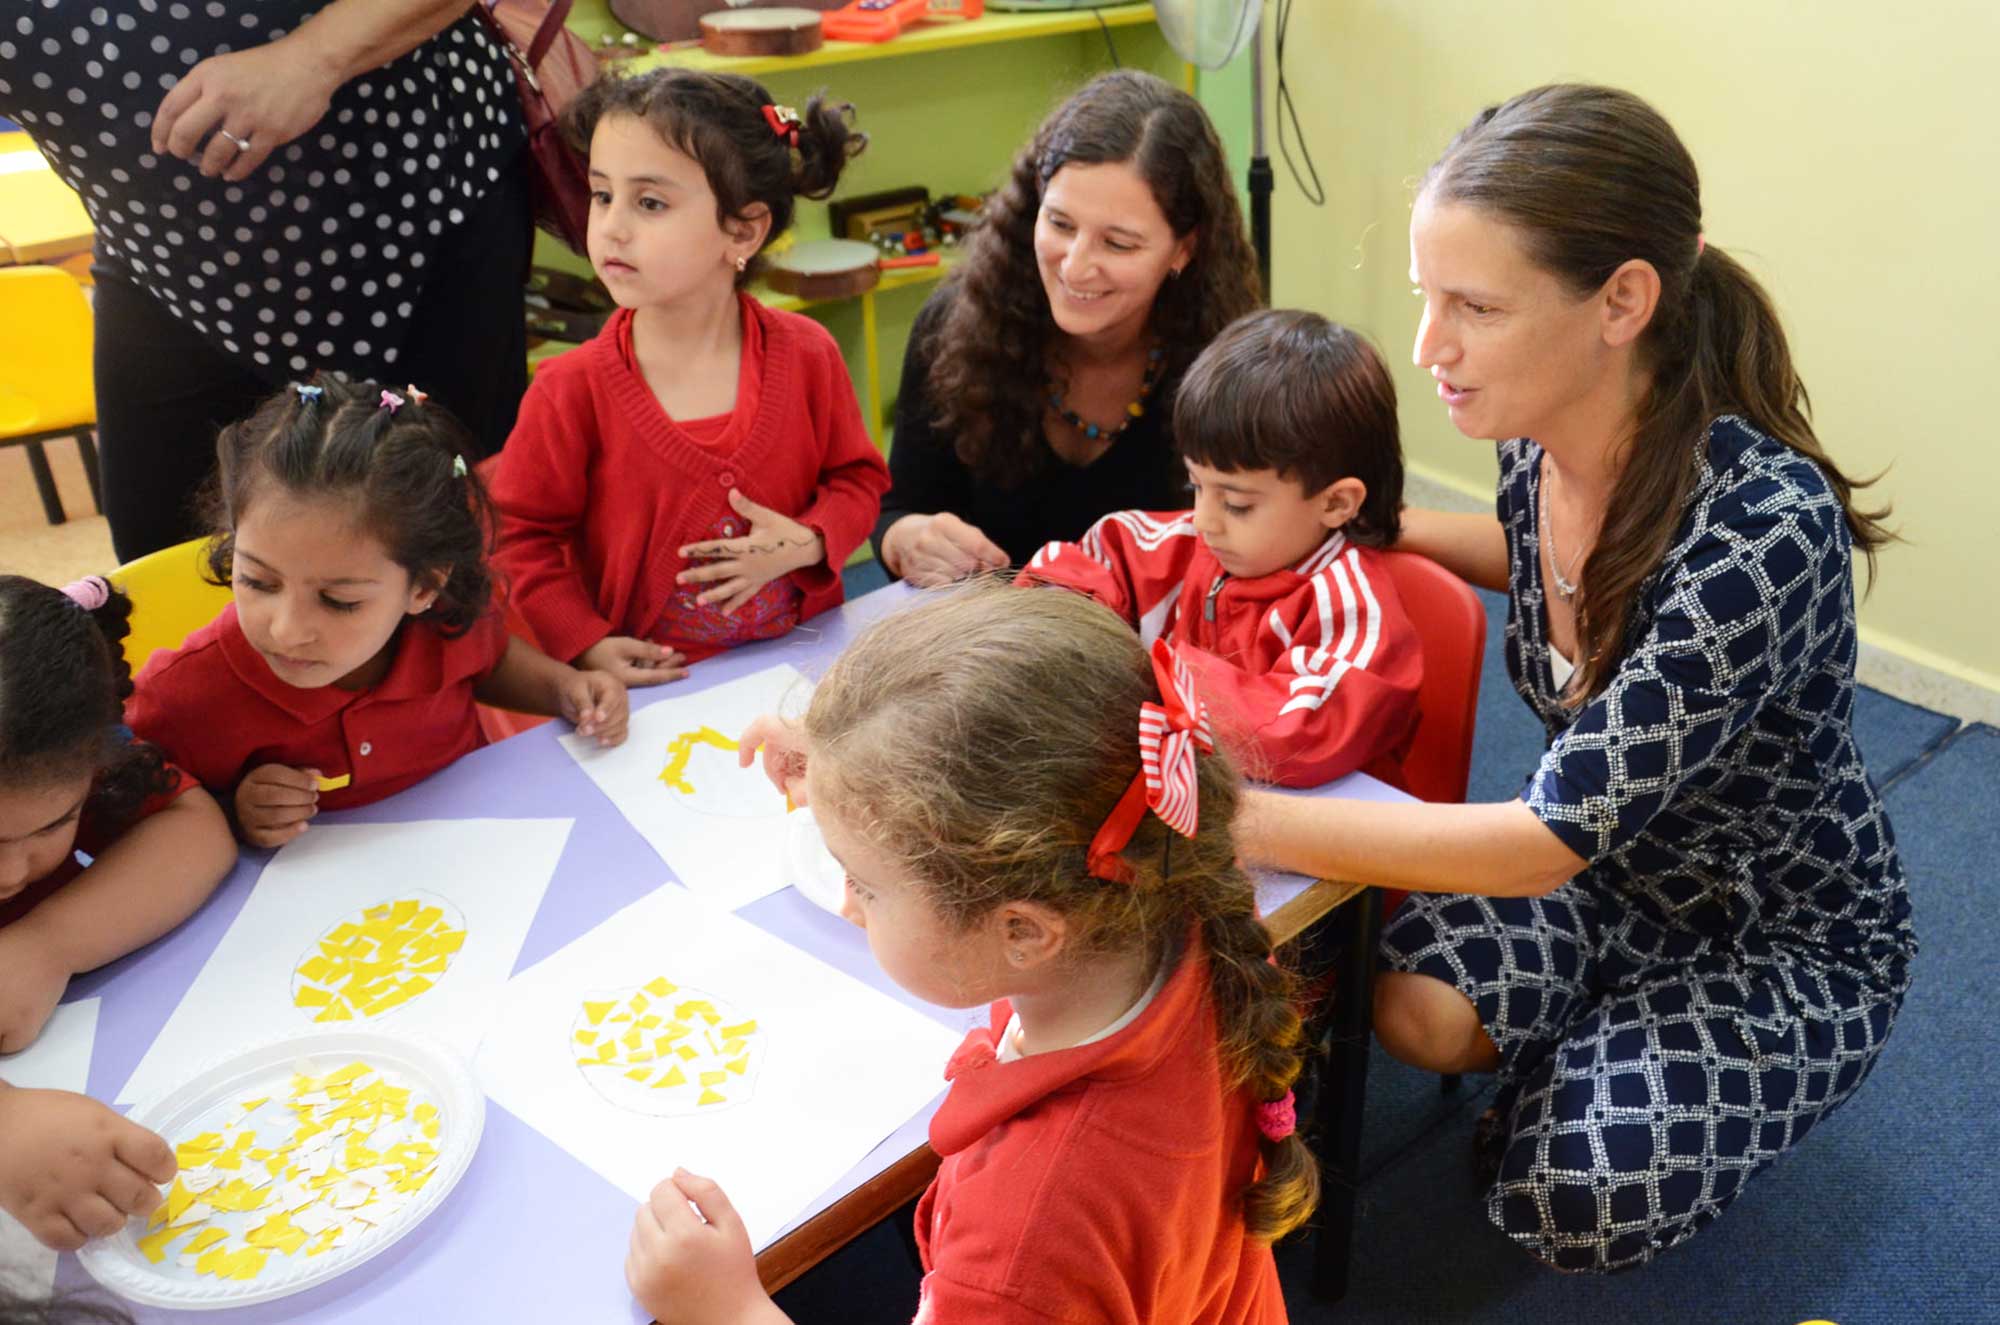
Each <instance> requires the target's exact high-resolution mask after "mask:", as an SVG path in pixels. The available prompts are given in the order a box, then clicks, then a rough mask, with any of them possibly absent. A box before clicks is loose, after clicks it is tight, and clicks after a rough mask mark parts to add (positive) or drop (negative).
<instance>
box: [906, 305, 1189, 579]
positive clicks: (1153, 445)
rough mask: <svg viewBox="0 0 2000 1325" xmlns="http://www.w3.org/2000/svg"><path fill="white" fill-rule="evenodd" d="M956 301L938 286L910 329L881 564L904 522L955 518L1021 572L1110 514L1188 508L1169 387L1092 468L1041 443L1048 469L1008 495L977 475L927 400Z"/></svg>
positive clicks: (1164, 387)
mask: <svg viewBox="0 0 2000 1325" xmlns="http://www.w3.org/2000/svg"><path fill="white" fill-rule="evenodd" d="M955 297H956V295H955V291H954V290H953V288H952V287H951V286H949V285H947V286H945V287H944V288H942V289H940V290H939V291H938V292H937V293H935V294H933V295H932V296H931V297H930V299H929V300H928V301H927V302H926V303H925V304H924V307H923V311H922V312H920V313H918V314H917V321H916V325H915V326H913V327H912V328H911V329H910V345H909V349H908V351H907V352H906V353H905V354H904V356H903V385H902V390H901V393H900V395H899V396H898V398H897V401H896V436H895V443H894V445H893V446H892V447H891V448H890V451H889V474H890V477H891V478H892V479H893V480H894V486H893V487H892V488H891V489H890V491H889V495H888V496H886V497H884V498H883V499H882V518H881V519H880V520H879V521H877V522H876V525H875V539H874V542H875V557H876V560H878V561H880V560H881V558H882V536H883V535H884V534H886V533H887V532H888V530H889V526H890V525H892V524H894V523H896V521H897V520H899V519H901V518H902V517H903V516H906V515H931V514H935V513H937V512H939V511H950V512H951V513H952V514H953V515H956V516H958V517H959V518H960V519H961V520H964V521H965V522H966V523H968V524H971V525H974V526H976V527H978V529H979V530H980V531H981V532H982V533H984V534H985V535H986V536H987V537H988V538H990V539H992V540H993V541H994V542H995V543H997V544H999V545H1000V547H1001V548H1002V549H1004V550H1005V551H1006V553H1007V555H1008V557H1010V558H1011V559H1012V560H1013V562H1014V564H1015V565H1017V566H1019V565H1023V564H1025V563H1026V562H1027V560H1028V559H1029V558H1030V557H1032V556H1034V555H1035V553H1036V552H1038V551H1040V550H1041V547H1042V544H1044V543H1047V542H1049V541H1050V540H1052V539H1064V540H1074V539H1078V538H1081V537H1082V536H1083V533H1084V531H1085V530H1087V529H1089V528H1090V526H1091V525H1093V524H1095V523H1096V522H1097V521H1098V520H1099V519H1101V518H1102V517H1104V516H1106V515H1109V514H1110V513H1111V512H1113V511H1125V510H1147V511H1174V510H1181V509H1183V508H1184V507H1186V506H1187V505H1188V487H1187V469H1186V467H1185V466H1184V465H1183V464H1182V463H1181V460H1180V457H1179V456H1177V455H1175V454H1174V447H1173V439H1172V437H1171V435H1170V433H1169V431H1168V426H1167V420H1168V417H1169V415H1171V414H1172V413H1173V394H1172V389H1171V385H1170V384H1165V383H1163V384H1162V389H1161V390H1160V391H1158V392H1156V393H1155V394H1154V396H1153V398H1152V400H1151V401H1150V402H1149V403H1148V405H1147V407H1146V412H1145V413H1144V414H1142V415H1141V416H1140V417H1139V419H1138V420H1137V421H1136V422H1135V423H1133V425H1132V426H1131V427H1130V428H1127V429H1126V430H1125V431H1124V432H1122V433H1120V434H1119V435H1118V439H1117V440H1116V441H1114V442H1112V443H1111V448H1110V449H1109V450H1107V451H1106V452H1105V453H1104V454H1103V455H1101V456H1099V457H1098V458H1097V459H1096V460H1093V461H1092V462H1091V463H1090V464H1088V465H1082V466H1078V465H1072V464H1070V463H1069V462H1068V461H1066V460H1064V459H1062V458H1061V457H1060V456H1058V455H1057V454H1056V453H1055V451H1054V449H1053V448H1051V447H1050V446H1049V443H1048V439H1047V438H1046V437H1041V438H1038V439H1037V440H1038V441H1039V442H1040V444H1041V446H1042V447H1043V449H1044V451H1045V452H1046V461H1047V463H1046V465H1045V466H1044V467H1043V468H1041V469H1040V470H1039V471H1037V472H1036V474H1035V475H1034V476H1033V477H1031V478H1029V479H1028V480H1027V481H1026V482H1025V483H1023V484H1022V485H1021V486H1019V487H1016V488H1003V487H1001V486H1000V485H999V484H997V483H994V482H992V481H990V480H987V479H982V478H979V477H977V476H976V475H974V474H973V472H972V471H971V470H970V469H968V468H967V467H966V465H965V462H963V461H962V460H960V459H959V458H958V452H957V450H956V448H955V447H954V445H953V439H952V438H951V437H950V436H948V435H946V434H945V433H944V432H942V431H941V430H940V429H939V428H938V426H937V423H936V421H935V418H934V416H935V413H936V406H935V405H934V404H933V401H932V397H931V387H930V373H931V359H932V356H933V353H934V351H935V348H936V347H935V344H934V342H935V340H936V333H937V328H938V325H939V323H940V322H942V321H943V319H944V313H945V310H946V309H947V308H948V307H949V306H950V301H951V300H952V299H953V298H955ZM886 566H887V563H884V567H885V569H886Z"/></svg>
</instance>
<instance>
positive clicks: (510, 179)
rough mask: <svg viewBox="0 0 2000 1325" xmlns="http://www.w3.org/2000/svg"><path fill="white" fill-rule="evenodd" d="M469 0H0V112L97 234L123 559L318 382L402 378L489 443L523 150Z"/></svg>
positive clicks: (520, 361)
mask: <svg viewBox="0 0 2000 1325" xmlns="http://www.w3.org/2000/svg"><path fill="white" fill-rule="evenodd" d="M470 7H471V6H470V3H469V0H332V2H331V3H327V2H326V0H255V2H250V0H239V2H237V3H224V2H223V0H117V2H116V3H114V0H21V2H20V3H18V4H16V5H13V6H9V12H8V13H7V14H6V15H5V16H0V114H4V115H7V116H8V117H10V118H12V119H14V120H16V121H18V122H19V123H20V124H21V126H22V127H23V128H24V129H26V130H27V131H28V133H29V134H30V135H31V136H32V137H33V138H34V140H35V142H36V144H37V145H38V146H39V147H40V148H41V150H42V153H43V154H44V155H45V156H46V157H47V158H48V160H49V163H50V165H51V166H53V167H54V169H55V170H56V172H57V173H58V174H59V175H61V176H62V177H63V178H64V179H65V180H67V181H68V182H69V183H70V184H72V185H73V186H74V187H75V188H76V190H77V192H78V193H79V194H80V195H81V196H82V198H83V201H84V204H85V206H86V207H87V208H88V209H89V212H90V216H91V221H92V224H93V226H94V227H95V229H96V253H95V263H94V265H93V269H92V270H93V274H94V276H95V278H96V282H97V288H96V315H97V350H96V372H97V395H98V428H99V441H100V445H101V447H102V454H103V479H104V500H105V508H106V513H107V514H108V515H109V517H110V521H111V533H112V540H113V542H114V544H115V545H116V549H117V553H118V555H119V557H120V558H121V559H129V558H131V557H134V556H137V555H139V554H141V553H144V552H148V551H151V550H153V549H154V548H157V547H161V546H164V545H166V544H169V543H173V542H177V541H179V540H181V539H183V538H188V537H192V536H194V535H195V534H196V533H197V532H198V531H199V524H198V522H197V521H196V519H195V518H194V514H193V496H194V494H195V493H196V491H197V489H198V488H199V486H200V484H201V483H202V481H203V480H204V479H205V477H206V476H207V474H208V471H209V469H210V468H211V466H212V464H213V461H214V443H215V434H216V431H217V429H218V428H219V427H220V426H221V425H222V424H224V423H227V422H229V421H231V420H232V419H235V418H237V417H240V416H242V415H244V414H247V413H248V412H249V411H250V410H251V408H252V407H254V405H255V404H256V402H257V401H259V400H260V399H262V398H263V397H265V396H266V395H268V394H269V393H270V391H271V390H272V388H273V387H275V386H277V385H279V384H281V383H283V382H284V381H286V380H288V379H294V378H299V379H303V378H307V377H310V376H311V374H312V373H314V372H315V371H318V370H321V369H331V370H336V371H341V372H345V373H349V374H352V375H355V376H361V377H371V378H378V379H381V380H383V381H394V382H402V381H413V382H416V383H417V384H418V385H419V386H421V387H423V388H424V389H425V390H426V391H428V392H430V393H431V395H432V398H433V399H435V400H436V401H437V402H438V403H440V404H443V405H447V406H449V407H450V408H451V410H452V411H453V412H454V413H456V414H457V415H459V416H460V417H461V418H462V419H464V421H465V422H466V424H467V425H468V427H469V428H470V429H471V431H472V433H473V435H474V436H475V438H476V439H478V440H479V441H480V442H481V443H482V444H483V445H484V446H485V447H486V448H487V449H488V450H497V449H498V448H499V446H500V444H501V443H502V442H503V441H504V440H505V438H506V436H507V433H508V431H509V430H510V429H511V428H512V426H513V421H514V413H515V409H516V407H517V406H518V404H519V401H520V397H521V393H522V391H523V390H524V389H525V387H526V343H525V330H524V327H523V321H522V304H521V289H522V284H523V281H524V278H525V276H526V271H527V264H528V252H529V243H530V235H531V233H532V232H531V229H530V222H529V219H528V207H527V197H526V182H525V177H524V175H523V167H524V162H523V157H522V146H523V143H524V141H525V139H524V135H523V131H522V128H521V123H520V110H519V105H518V102H517V100H516V98H515V94H514V83H513V75H512V73H511V71H510V69H509V66H508V61H507V56H506V53H505V52H504V51H503V50H502V49H501V48H500V47H499V45H498V44H497V43H496V42H495V41H494V40H493V39H492V37H491V36H490V35H489V34H488V32H487V31H486V30H485V28H484V27H483V26H482V24H481V23H480V21H479V19H478V18H477V16H476V15H473V14H471V13H470Z"/></svg>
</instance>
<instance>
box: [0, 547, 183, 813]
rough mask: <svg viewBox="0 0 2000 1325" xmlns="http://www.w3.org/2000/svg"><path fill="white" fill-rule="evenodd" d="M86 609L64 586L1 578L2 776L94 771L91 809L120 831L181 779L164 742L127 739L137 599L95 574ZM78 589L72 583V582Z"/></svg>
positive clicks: (27, 780) (25, 778)
mask: <svg viewBox="0 0 2000 1325" xmlns="http://www.w3.org/2000/svg"><path fill="white" fill-rule="evenodd" d="M79 584H80V585H82V584H88V585H89V589H88V591H87V595H80V596H88V597H96V596H98V595H101V600H100V601H98V602H97V603H96V605H95V606H85V605H84V604H83V603H82V602H79V601H78V599H77V598H73V597H71V596H70V594H68V593H65V592H64V591H63V590H60V589H52V588H50V587H49V586H48V585H46V584H43V583H41V582H40V581H37V580H31V579H28V578H26V577H25V576H20V575H0V782H4V783H7V784H10V785H16V786H18V785H24V784H31V783H35V782H39V781H44V780H49V779H56V778H68V777H75V776H78V775H80V774H89V775H90V777H91V778H92V788H91V795H90V808H91V811H92V814H93V815H94V816H97V817H99V818H100V820H101V822H102V823H103V824H104V825H105V826H106V828H107V829H108V830H109V831H113V832H115V831H117V830H118V829H120V828H122V827H123V826H124V825H125V824H127V823H129V822H130V820H131V818H132V817H133V816H134V815H136V814H137V813H138V809H139V806H140V805H141V804H142V803H143V802H144V801H145V800H146V799H147V798H148V797H151V796H154V795H157V794H159V793H161V792H163V791H166V790H168V789H170V788H171V787H172V785H173V783H174V778H173V776H172V775H171V774H170V773H169V772H168V771H167V768H166V761H165V759H164V757H163V756H162V755H161V753H160V751H159V749H158V748H157V747H155V746H152V745H149V744H147V743H146V742H143V741H132V740H129V739H127V734H126V733H125V731H124V729H123V726H122V724H123V721H124V702H125V699H126V697H127V696H129V695H130V694H131V693H132V667H131V664H130V663H129V662H128V661H127V659H126V658H125V655H124V650H123V649H122V647H121V645H122V644H123V642H124V640H125V638H126V636H127V635H129V634H130V633H131V629H132V627H131V617H132V600H131V599H130V598H128V597H126V596H125V594H124V593H123V592H121V591H120V590H119V589H117V588H116V587H114V586H112V585H111V584H109V583H108V582H106V581H104V580H102V579H99V578H96V577H92V578H91V580H90V581H84V582H79ZM73 587H74V586H73Z"/></svg>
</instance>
